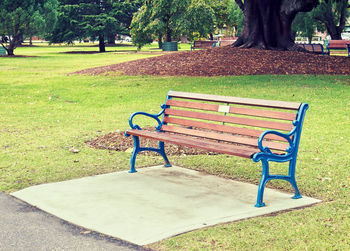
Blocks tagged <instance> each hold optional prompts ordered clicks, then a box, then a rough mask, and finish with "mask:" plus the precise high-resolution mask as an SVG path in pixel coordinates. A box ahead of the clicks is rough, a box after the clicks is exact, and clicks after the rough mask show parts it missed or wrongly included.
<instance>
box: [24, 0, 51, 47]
mask: <svg viewBox="0 0 350 251" xmlns="http://www.w3.org/2000/svg"><path fill="white" fill-rule="evenodd" d="M57 7H58V1H57V0H46V1H44V4H43V5H42V6H39V8H38V10H36V11H35V12H34V14H33V15H32V21H31V22H30V23H28V27H27V29H26V32H25V36H26V37H29V39H30V42H29V43H30V45H32V37H33V36H41V37H43V38H44V39H48V38H49V37H50V35H51V32H52V30H53V29H54V27H55V25H56V22H57V14H58V12H57Z"/></svg>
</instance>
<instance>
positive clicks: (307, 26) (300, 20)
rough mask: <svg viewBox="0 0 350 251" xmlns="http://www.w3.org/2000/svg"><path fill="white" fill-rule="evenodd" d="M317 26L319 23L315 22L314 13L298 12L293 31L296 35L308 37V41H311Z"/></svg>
mask: <svg viewBox="0 0 350 251" xmlns="http://www.w3.org/2000/svg"><path fill="white" fill-rule="evenodd" d="M316 28H317V23H316V22H315V20H314V18H313V16H312V13H311V12H307V13H303V12H301V13H298V14H297V16H296V17H295V19H294V21H293V26H292V31H293V33H294V34H295V35H297V34H298V35H300V36H302V37H307V38H308V42H309V43H311V41H312V37H313V36H314V34H315V32H316Z"/></svg>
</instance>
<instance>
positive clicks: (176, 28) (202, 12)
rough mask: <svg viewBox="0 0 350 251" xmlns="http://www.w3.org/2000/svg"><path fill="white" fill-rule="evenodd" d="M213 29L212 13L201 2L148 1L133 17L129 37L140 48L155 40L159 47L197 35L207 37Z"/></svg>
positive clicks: (194, 0)
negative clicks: (180, 38) (164, 42)
mask: <svg viewBox="0 0 350 251" xmlns="http://www.w3.org/2000/svg"><path fill="white" fill-rule="evenodd" d="M213 29H214V13H213V10H212V9H211V7H210V6H209V5H208V4H207V3H206V2H205V1H204V0H153V1H152V0H148V1H145V3H144V4H143V6H142V7H141V8H140V10H139V11H138V12H137V13H136V14H135V15H134V18H133V20H132V22H131V35H132V38H133V41H134V43H135V44H136V45H137V46H138V47H139V48H141V47H142V46H143V45H145V44H147V43H149V42H151V41H152V40H153V39H154V38H155V37H156V38H158V40H159V42H160V44H161V43H162V39H163V37H165V41H166V42H171V41H172V40H173V39H177V38H178V37H179V36H180V35H190V34H191V33H192V32H199V33H200V34H201V35H207V34H208V33H209V32H212V31H213Z"/></svg>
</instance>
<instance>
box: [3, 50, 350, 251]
mask: <svg viewBox="0 0 350 251" xmlns="http://www.w3.org/2000/svg"><path fill="white" fill-rule="evenodd" d="M85 49H87V50H91V47H86V46H85V47H78V46H74V47H60V46H53V47H46V46H38V47H31V48H18V49H16V51H15V53H16V54H18V55H19V54H21V55H33V56H37V57H27V58H0V191H4V192H13V191H16V190H19V189H22V188H25V187H28V186H32V185H36V184H41V183H47V182H55V181H60V180H67V179H73V178H77V177H83V176H89V175H94V174H101V173H108V172H115V171H120V170H126V169H128V168H129V158H130V154H128V153H123V152H109V151H104V150H96V149H91V148H89V147H87V146H86V145H85V143H84V141H86V140H88V139H92V138H95V137H97V136H99V135H102V134H105V133H108V132H112V131H116V130H124V129H126V128H128V117H129V115H130V114H131V113H132V112H134V111H138V110H143V111H147V112H153V113H156V112H158V111H159V109H160V107H159V105H160V104H161V103H162V102H163V101H164V98H165V94H166V93H167V91H168V90H170V89H172V90H179V91H191V92H202V93H210V94H224V95H232V96H239V97H251V98H264V99H275V100H285V101H299V102H300V101H301V102H307V103H309V105H310V109H309V110H308V111H307V114H306V118H305V124H304V127H303V133H302V137H301V145H300V150H299V156H298V162H297V174H296V175H297V182H298V185H299V188H300V190H301V193H302V194H303V195H308V196H313V197H316V198H320V199H322V200H323V203H322V204H320V205H317V206H314V207H311V208H306V209H304V210H295V211H290V212H286V213H281V214H278V215H277V216H266V217H258V218H254V219H248V220H244V221H240V222H234V223H228V224H222V225H218V226H215V227H210V228H206V229H202V230H197V231H193V232H190V233H187V234H184V235H181V236H178V237H174V238H170V239H168V240H164V241H162V242H160V243H157V244H153V245H150V247H151V248H154V249H161V250H253V249H256V250H257V249H268V250H290V249H294V250H303V249H311V250H349V248H350V241H349V238H348V237H349V233H350V202H349V199H350V189H349V187H350V172H349V169H350V157H349V150H350V142H349V138H350V129H349V124H350V116H349V114H350V99H349V98H350V76H239V77H215V78H199V77H195V78H193V77H192V78H191V77H148V76H134V77H128V76H117V75H115V76H113V75H109V76H80V75H79V76H78V75H67V73H70V72H72V71H77V70H81V69H85V68H89V67H95V66H100V65H108V64H114V63H119V62H124V61H127V60H134V59H139V58H144V57H149V56H153V54H152V53H148V54H147V53H130V54H122V53H106V54H66V53H62V52H65V51H72V50H85ZM95 49H96V48H95ZM111 49H115V47H113V48H111ZM146 49H150V48H146ZM146 49H145V50H146ZM141 122H143V124H144V125H151V124H152V121H150V120H143V121H141ZM71 147H74V148H76V149H78V150H79V153H72V152H70V151H69V149H70V148H71ZM170 160H171V161H172V162H173V163H174V164H176V165H180V166H186V167H190V168H194V169H197V170H201V171H205V172H208V173H213V174H216V175H220V176H223V177H227V178H232V179H236V180H243V181H249V182H251V183H255V184H257V183H258V180H259V177H260V175H261V166H260V163H258V164H256V163H253V161H251V160H246V159H243V158H238V157H228V156H224V155H221V156H181V157H179V158H178V157H177V158H170ZM160 163H162V160H161V158H158V157H156V158H153V157H145V156H140V158H138V160H137V167H140V166H148V165H154V164H160ZM285 167H286V165H285V164H276V165H273V170H276V171H280V172H283V170H285ZM268 185H269V187H273V188H278V189H281V190H285V191H289V192H292V190H291V187H290V185H289V184H288V183H286V182H281V181H279V182H278V181H272V182H269V184H268ZM253 203H254V202H253V201H252V204H253Z"/></svg>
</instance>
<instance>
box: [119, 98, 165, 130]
mask: <svg viewBox="0 0 350 251" xmlns="http://www.w3.org/2000/svg"><path fill="white" fill-rule="evenodd" d="M161 108H162V110H161V111H160V112H159V113H157V114H150V113H147V112H134V113H133V114H131V116H130V118H129V125H130V127H131V129H138V130H142V128H141V127H140V126H139V125H137V124H134V123H133V119H134V117H135V116H136V115H144V116H147V117H150V118H153V119H154V120H156V121H157V122H158V125H157V126H156V129H157V130H160V128H161V127H162V122H161V121H160V119H159V116H161V115H162V114H163V113H164V111H165V108H166V105H165V104H163V105H161ZM125 136H129V135H127V134H126V133H125Z"/></svg>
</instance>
